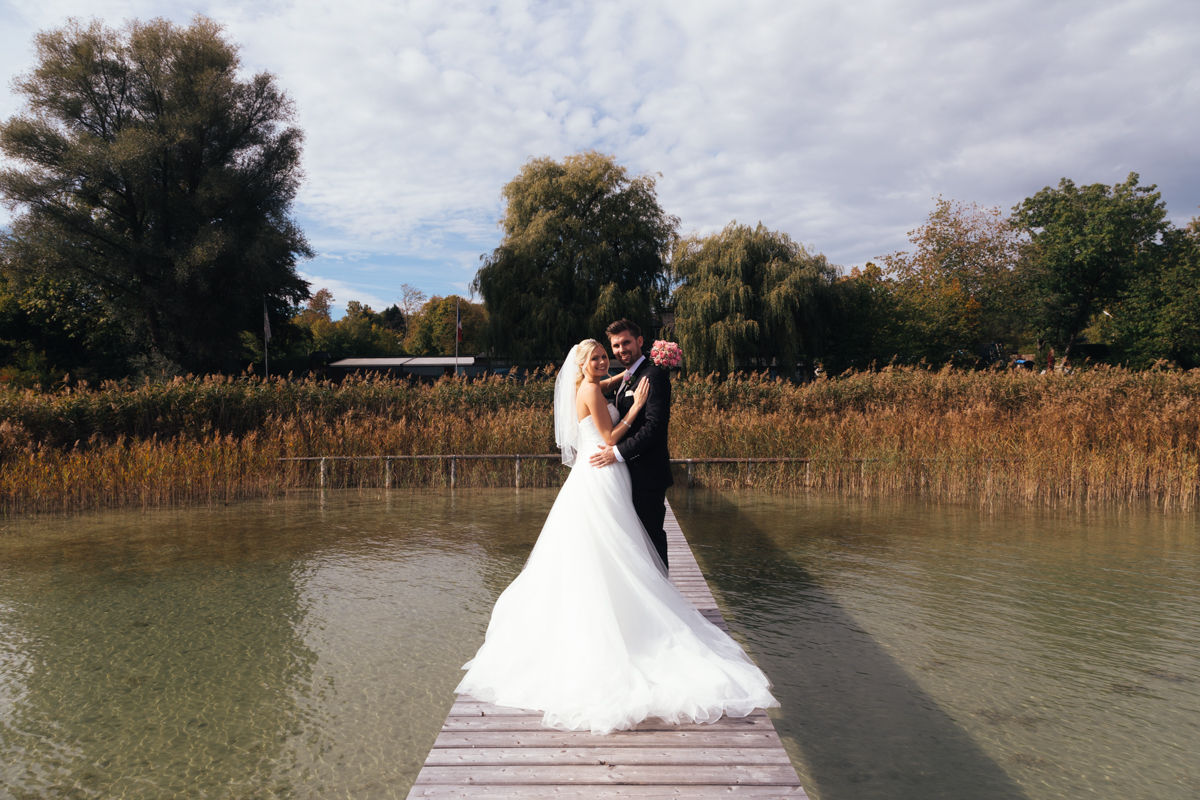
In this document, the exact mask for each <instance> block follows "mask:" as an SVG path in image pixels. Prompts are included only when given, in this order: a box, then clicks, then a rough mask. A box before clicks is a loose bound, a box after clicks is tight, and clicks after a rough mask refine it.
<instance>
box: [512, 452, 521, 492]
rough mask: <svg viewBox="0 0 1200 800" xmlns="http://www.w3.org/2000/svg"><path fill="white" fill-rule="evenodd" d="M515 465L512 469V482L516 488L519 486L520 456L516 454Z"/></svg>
mask: <svg viewBox="0 0 1200 800" xmlns="http://www.w3.org/2000/svg"><path fill="white" fill-rule="evenodd" d="M515 463H516V467H515V468H514V469H513V484H514V485H515V487H516V488H517V489H520V488H521V457H520V456H517V459H516V462H515Z"/></svg>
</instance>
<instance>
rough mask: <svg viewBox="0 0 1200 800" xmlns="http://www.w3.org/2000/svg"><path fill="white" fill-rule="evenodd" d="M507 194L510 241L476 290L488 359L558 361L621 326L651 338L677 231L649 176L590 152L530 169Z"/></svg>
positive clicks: (539, 161) (487, 265) (488, 263)
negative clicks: (624, 322)
mask: <svg viewBox="0 0 1200 800" xmlns="http://www.w3.org/2000/svg"><path fill="white" fill-rule="evenodd" d="M502 194H503V197H504V200H505V211H504V217H503V218H502V220H501V226H502V228H503V231H504V236H503V239H502V240H501V242H500V246H499V247H497V248H496V249H495V251H493V252H492V254H491V255H490V256H488V257H487V258H486V259H484V264H483V267H482V268H480V270H479V272H478V274H476V276H475V281H474V289H475V290H476V291H478V292H479V294H480V296H482V298H483V301H484V304H485V306H486V309H487V317H488V324H487V330H486V334H485V341H486V344H487V347H488V349H489V350H490V351H491V352H494V353H497V354H500V355H505V356H508V357H510V358H512V359H514V360H518V361H529V360H533V359H557V358H561V357H562V355H563V354H564V353H566V352H567V350H568V349H569V348H570V346H571V345H572V344H575V343H576V342H578V341H580V340H581V339H584V338H587V337H600V336H602V335H603V332H604V328H605V326H606V325H607V324H608V323H609V322H611V321H613V320H615V319H619V318H621V317H627V318H629V319H632V320H634V321H636V322H638V323H639V324H641V325H642V326H643V327H644V328H646V329H647V330H648V329H649V326H650V322H651V316H652V313H653V311H654V310H655V309H654V306H655V304H656V303H657V302H661V301H662V300H664V299H665V296H666V290H667V282H666V262H665V257H666V253H667V248H668V247H669V245H670V243H671V240H672V238H673V236H674V232H675V229H676V227H677V226H678V224H679V220H678V219H676V218H675V217H672V216H670V215H668V214H667V213H665V212H664V211H663V210H662V208H661V207H660V206H659V204H658V198H657V196H656V194H655V181H654V178H653V177H652V176H650V175H645V174H643V175H634V176H631V175H629V173H628V172H627V171H626V169H625V168H624V167H622V166H620V165H619V164H617V162H616V159H615V158H613V157H612V156H607V155H603V154H601V153H597V152H595V151H588V152H585V153H577V154H575V155H572V156H568V157H567V158H565V159H563V160H562V161H561V162H559V161H555V160H553V159H550V158H535V159H532V160H530V161H529V162H528V163H527V164H525V166H524V167H522V168H521V172H520V174H518V175H517V177H515V178H514V179H513V180H512V181H510V182H509V183H508V184H507V185H506V186H505V187H504V190H503V193H502Z"/></svg>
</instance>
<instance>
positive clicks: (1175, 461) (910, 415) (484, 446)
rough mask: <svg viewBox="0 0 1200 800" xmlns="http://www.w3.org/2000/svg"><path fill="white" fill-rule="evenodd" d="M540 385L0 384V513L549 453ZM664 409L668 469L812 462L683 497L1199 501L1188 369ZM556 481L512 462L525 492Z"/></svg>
mask: <svg viewBox="0 0 1200 800" xmlns="http://www.w3.org/2000/svg"><path fill="white" fill-rule="evenodd" d="M552 394H553V384H552V381H551V380H549V379H548V377H547V376H534V378H532V379H530V380H527V381H519V380H514V379H511V378H491V379H487V380H480V381H466V380H449V379H447V380H443V381H441V382H439V383H437V384H434V385H417V384H413V383H409V382H406V381H390V380H381V379H371V380H347V381H346V382H344V383H342V384H341V385H340V386H335V385H332V384H328V383H319V382H314V381H286V380H272V381H270V382H264V381H259V380H254V379H250V380H246V379H239V380H229V379H222V378H209V379H203V380H199V379H196V380H182V379H181V380H176V381H174V382H171V383H164V384H146V385H142V386H122V385H116V384H106V385H104V386H102V387H101V388H100V389H97V390H87V389H84V390H73V391H65V392H62V393H58V394H43V393H37V392H32V391H23V392H21V391H14V390H8V391H0V508H2V509H3V510H4V511H5V512H7V513H13V512H29V511H52V510H68V509H81V508H92V507H101V506H120V505H131V504H134V505H143V506H151V505H166V504H172V503H192V502H224V501H228V500H230V499H235V498H243V497H255V496H267V495H273V494H278V493H285V492H289V491H295V490H307V489H310V488H312V487H314V486H316V485H317V469H318V467H317V464H316V463H314V462H280V461H278V459H280V458H287V457H306V456H346V455H407V454H450V453H457V454H475V453H548V452H554V449H555V448H554V434H553V421H552V419H551V417H550V413H549V408H550V405H551V396H552ZM671 413H672V416H671V440H672V448H671V449H672V455H673V456H675V457H692V458H711V457H723V458H746V457H759V458H761V457H776V456H790V457H800V458H807V459H810V461H809V462H808V463H796V464H782V465H763V464H756V465H752V466H749V467H748V466H746V465H711V466H710V465H697V466H696V467H695V468H694V475H695V479H696V482H697V484H698V485H701V486H705V485H708V486H735V487H742V486H754V487H758V488H763V489H770V490H779V491H794V490H803V489H813V490H830V491H839V492H846V493H851V494H856V495H866V496H882V495H920V496H924V497H928V498H931V499H935V500H944V501H951V502H959V503H969V504H979V505H983V506H994V505H997V504H1004V503H1022V504H1042V505H1052V506H1063V505H1094V504H1111V503H1129V502H1150V503H1155V504H1157V505H1159V506H1161V507H1163V508H1166V509H1178V510H1186V509H1190V508H1192V507H1193V506H1194V505H1195V503H1196V502H1197V498H1198V492H1200V371H1195V372H1179V371H1167V370H1161V371H1148V372H1128V371H1125V370H1120V369H1099V370H1093V371H1089V372H1083V373H1079V374H1076V375H1051V376H1039V375H1032V374H1029V373H1025V372H1012V371H1008V372H964V371H957V370H951V369H946V370H942V371H932V370H924V369H889V370H884V371H882V372H876V373H858V374H848V375H845V376H842V377H839V378H835V379H824V380H819V381H817V382H815V383H812V384H808V385H804V386H793V385H789V384H784V383H778V382H770V381H767V380H764V379H762V378H760V377H757V376H750V377H739V378H737V379H734V380H728V381H724V382H718V381H714V380H700V379H695V378H693V379H689V380H680V381H676V382H675V383H674V388H673V403H672V412H671ZM391 470H392V473H391V474H392V485H393V486H424V485H446V484H447V483H448V479H449V475H448V465H446V464H445V463H442V462H436V461H419V462H401V461H397V462H393V463H392V467H391ZM384 472H385V466H384V464H383V463H382V462H380V461H362V462H330V472H329V474H328V482H327V485H329V486H333V487H353V486H361V487H375V486H382V485H383V482H384ZM565 474H566V470H565V468H564V467H562V466H561V465H560V464H558V463H555V462H544V461H529V460H526V461H524V462H523V464H522V470H521V484H522V485H523V486H553V485H557V484H558V483H560V482H561V480H562V479H563V477H564V476H565ZM679 474H680V477H682V471H681V472H680V473H679ZM456 477H457V484H458V485H459V486H462V487H473V486H511V485H512V484H513V477H514V470H513V463H512V462H511V461H498V462H488V461H460V462H458V465H457V475H456Z"/></svg>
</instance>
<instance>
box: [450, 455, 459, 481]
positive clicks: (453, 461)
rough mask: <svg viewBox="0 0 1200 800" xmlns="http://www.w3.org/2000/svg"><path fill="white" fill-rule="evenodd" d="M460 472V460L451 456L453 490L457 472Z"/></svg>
mask: <svg viewBox="0 0 1200 800" xmlns="http://www.w3.org/2000/svg"><path fill="white" fill-rule="evenodd" d="M457 471H458V459H457V458H455V457H454V456H450V488H451V489H453V488H454V485H455V482H456V474H455V473H456V472H457Z"/></svg>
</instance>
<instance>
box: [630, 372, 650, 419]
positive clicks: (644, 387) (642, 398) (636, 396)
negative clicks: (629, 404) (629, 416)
mask: <svg viewBox="0 0 1200 800" xmlns="http://www.w3.org/2000/svg"><path fill="white" fill-rule="evenodd" d="M649 396H650V381H647V380H643V381H642V382H641V383H639V384H638V385H637V388H635V389H634V390H633V409H634V413H635V414H636V413H637V412H638V411H641V410H642V407H643V406H644V405H646V398H648V397H649Z"/></svg>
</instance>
